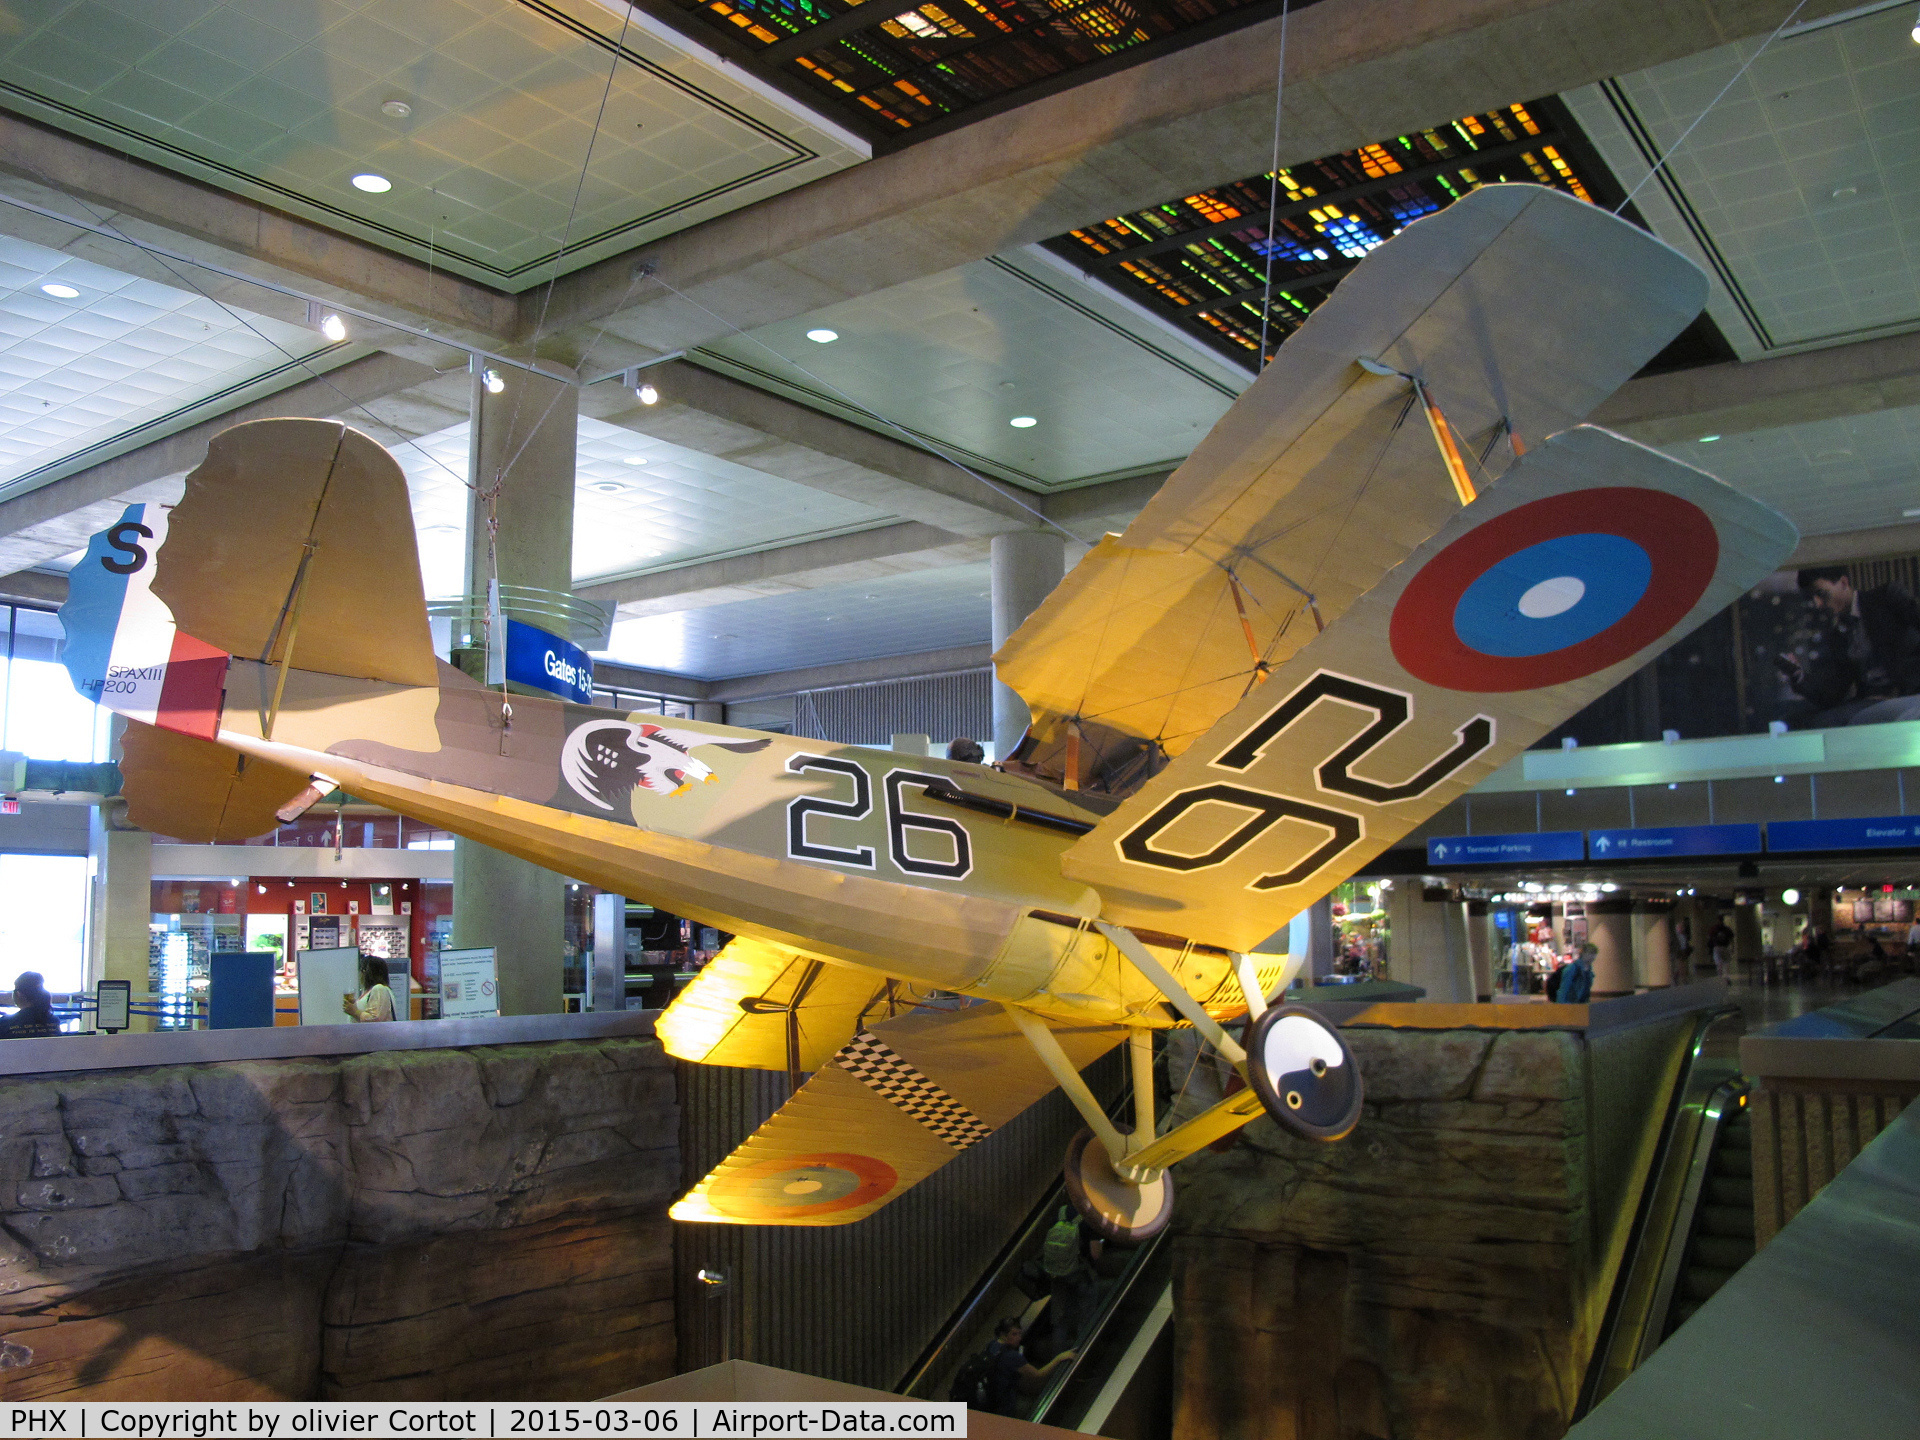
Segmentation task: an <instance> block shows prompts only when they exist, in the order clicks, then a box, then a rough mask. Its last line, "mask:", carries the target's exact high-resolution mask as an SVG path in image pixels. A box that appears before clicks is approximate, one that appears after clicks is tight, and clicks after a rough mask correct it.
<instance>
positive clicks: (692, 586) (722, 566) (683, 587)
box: [575, 520, 991, 620]
mask: <svg viewBox="0 0 1920 1440" xmlns="http://www.w3.org/2000/svg"><path fill="white" fill-rule="evenodd" d="M990 543H991V542H989V541H986V540H977V539H966V538H964V537H961V536H958V535H952V534H949V533H948V532H947V531H945V530H936V529H935V528H934V527H933V526H931V525H922V524H920V523H919V522H918V521H912V520H909V521H906V522H904V523H902V524H898V525H883V526H880V527H879V528H877V529H873V530H859V531H855V532H854V533H853V534H851V535H835V536H831V537H829V538H827V539H823V540H803V541H801V542H800V543H798V544H795V545H780V546H776V547H774V548H773V549H771V550H759V551H755V552H754V553H753V554H750V555H734V556H729V557H727V558H726V559H722V560H704V561H700V562H698V563H696V564H692V565H679V566H675V567H674V568H673V569H670V570H655V571H652V572H650V573H648V574H645V575H633V576H629V577H626V578H624V579H619V580H610V581H605V582H602V583H599V584H593V585H583V586H578V587H576V590H575V593H576V594H578V595H579V596H580V597H581V598H582V599H583V600H591V601H593V602H594V603H595V604H597V605H606V606H609V607H613V608H615V609H617V610H618V612H619V616H620V618H621V619H623V620H631V619H637V618H638V617H640V616H643V615H669V614H675V613H678V612H680V611H683V610H702V609H705V608H707V607H708V606H711V605H728V604H731V603H733V602H734V601H736V600H761V599H765V598H767V597H768V596H772V595H791V594H793V593H795V592H796V591H801V590H821V589H825V588H826V587H828V586H831V585H856V584H862V583H865V582H867V581H872V580H884V579H889V578H891V577H892V576H895V575H904V574H908V573H910V572H912V571H916V570H933V569H942V568H945V567H946V566H949V565H966V564H974V563H978V562H979V561H982V560H985V559H986V558H987V551H988V547H989V545H990Z"/></svg>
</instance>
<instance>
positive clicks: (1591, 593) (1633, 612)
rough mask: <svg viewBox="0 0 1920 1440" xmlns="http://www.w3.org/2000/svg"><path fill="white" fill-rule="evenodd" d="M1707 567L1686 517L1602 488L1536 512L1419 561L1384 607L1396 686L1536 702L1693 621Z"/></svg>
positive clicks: (1694, 523)
mask: <svg viewBox="0 0 1920 1440" xmlns="http://www.w3.org/2000/svg"><path fill="white" fill-rule="evenodd" d="M1719 559H1720V536H1719V532H1717V531H1716V530H1715V529H1714V526H1713V521H1712V520H1710V519H1709V518H1708V517H1707V514H1706V512H1705V511H1704V510H1702V509H1701V508H1700V507H1699V506H1697V505H1694V504H1692V503H1690V502H1688V501H1686V500H1682V499H1681V498H1680V497H1679V496H1677V495H1669V494H1667V493H1666V492H1665V491H1664V490H1645V489H1640V488H1638V487H1632V486H1606V487H1601V488H1598V489H1592V490H1575V491H1572V492H1570V493H1569V494H1565V495H1553V496H1549V497H1547V498H1546V499H1544V500H1535V501H1533V502H1531V503H1530V504H1526V505H1522V506H1520V507H1519V508H1518V509H1515V510H1509V511H1508V512H1507V513H1506V514H1504V515H1499V516H1495V517H1494V518H1493V519H1491V520H1489V521H1487V523H1486V524H1484V525H1481V526H1479V527H1478V528H1477V529H1474V530H1471V531H1469V532H1468V533H1467V534H1465V535H1462V536H1461V537H1460V538H1459V539H1458V540H1456V541H1454V542H1453V543H1452V544H1451V545H1449V546H1447V548H1446V549H1444V550H1442V551H1441V552H1440V553H1439V554H1438V555H1436V556H1434V557H1433V559H1431V560H1429V561H1428V562H1427V563H1426V565H1425V566H1424V567H1423V568H1422V569H1421V571H1420V573H1419V574H1417V575H1415V576H1414V577H1413V579H1412V581H1411V582H1409V584H1408V585H1407V588H1406V589H1405V590H1404V591H1403V592H1402V593H1401V596H1400V600H1399V602H1398V603H1397V604H1396V605H1395V606H1394V607H1393V620H1392V623H1391V627H1390V631H1389V636H1390V638H1391V640H1392V643H1393V654H1394V658H1395V659H1397V660H1398V661H1399V662H1400V664H1401V665H1402V666H1404V667H1405V668H1406V670H1407V672H1408V673H1409V674H1411V675H1413V676H1415V677H1416V678H1417V679H1421V680H1424V681H1426V682H1427V683H1428V684H1429V685H1438V686H1440V687H1441V688H1443V689H1447V690H1469V691H1483V692H1501V691H1509V690H1535V689H1538V688H1540V687H1541V686H1544V685H1558V684H1561V683H1563V682H1565V681H1568V680H1578V679H1579V678H1580V677H1581V676H1583V675H1591V674H1593V673H1594V672H1595V671H1596V670H1604V669H1606V668H1607V667H1608V666H1609V665H1614V664H1617V663H1619V662H1620V661H1622V660H1624V659H1626V658H1627V657H1628V656H1630V655H1633V654H1635V653H1636V652H1637V651H1639V650H1641V649H1643V648H1644V647H1645V646H1647V645H1649V644H1651V643H1652V642H1653V641H1655V640H1658V639H1659V638H1660V637H1661V636H1663V635H1665V634H1666V633H1667V632H1668V631H1669V630H1671V629H1672V628H1673V627H1674V626H1675V625H1677V624H1678V623H1679V622H1680V620H1681V619H1682V618H1683V617H1684V616H1685V615H1686V614H1687V612H1688V611H1689V610H1691V609H1693V607H1694V605H1695V604H1696V603H1697V602H1698V601H1699V599H1700V597H1701V595H1702V594H1704V593H1705V592H1706V588H1707V585H1708V583H1709V582H1710V581H1711V580H1712V579H1713V572H1714V570H1715V568H1716V566H1717V565H1718V563H1719Z"/></svg>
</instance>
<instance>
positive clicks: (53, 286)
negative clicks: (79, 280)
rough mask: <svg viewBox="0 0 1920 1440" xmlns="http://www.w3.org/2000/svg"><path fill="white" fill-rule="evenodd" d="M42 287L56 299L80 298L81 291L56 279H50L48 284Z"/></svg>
mask: <svg viewBox="0 0 1920 1440" xmlns="http://www.w3.org/2000/svg"><path fill="white" fill-rule="evenodd" d="M40 289H41V290H42V292H44V293H45V294H48V295H51V296H52V297H53V298H54V299H56V300H78V299H79V298H80V292H79V291H78V290H76V289H74V288H73V286H71V285H62V284H60V283H59V282H57V281H54V280H49V281H48V282H47V283H46V284H44V285H42V286H41V287H40Z"/></svg>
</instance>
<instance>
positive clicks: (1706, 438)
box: [1700, 435, 1720, 445]
mask: <svg viewBox="0 0 1920 1440" xmlns="http://www.w3.org/2000/svg"><path fill="white" fill-rule="evenodd" d="M1719 438H1720V437H1719V436H1718V435H1702V436H1701V437H1700V443H1701V444H1702V445H1710V444H1712V443H1713V442H1714V441H1715V440H1718V439H1719Z"/></svg>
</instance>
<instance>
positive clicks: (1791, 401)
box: [1592, 332, 1920, 445]
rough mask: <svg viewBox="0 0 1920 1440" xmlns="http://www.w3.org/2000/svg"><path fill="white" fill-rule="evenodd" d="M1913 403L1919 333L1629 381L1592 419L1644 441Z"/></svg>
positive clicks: (1918, 377) (1919, 373)
mask: <svg viewBox="0 0 1920 1440" xmlns="http://www.w3.org/2000/svg"><path fill="white" fill-rule="evenodd" d="M1910 405H1920V332H1915V333H1910V334H1906V335H1887V336H1882V337H1881V338H1879V339H1876V340H1857V341H1854V342H1853V343H1852V344H1847V345H1833V346H1829V347H1828V348H1826V349H1824V350H1806V351H1802V352H1800V353H1799V354H1796V355H1773V356H1769V357H1768V358H1766V359H1764V360H1748V361H1745V362H1729V363H1726V364H1722V365H1705V366H1702V367H1700V368H1699V369H1696V370H1676V371H1674V372H1672V373H1670V374H1666V375H1649V376H1647V377H1645V378H1643V379H1639V380H1630V381H1628V382H1627V383H1626V384H1625V385H1624V386H1622V387H1621V388H1620V389H1619V390H1618V391H1617V392H1615V393H1614V395H1613V396H1611V397H1610V398H1609V399H1608V400H1607V402H1606V403H1605V404H1604V405H1602V406H1601V407H1600V408H1599V409H1598V410H1596V411H1595V412H1594V413H1593V417H1592V418H1593V423H1594V424H1596V425H1604V426H1606V427H1607V428H1608V429H1610V430H1618V431H1619V432H1620V433H1622V434H1623V435H1630V436H1632V437H1633V438H1634V439H1635V440H1638V441H1640V442H1641V443H1642V444H1646V445H1671V444H1676V443H1678V442H1680V441H1685V440H1698V439H1699V438H1700V437H1701V436H1702V435H1739V434H1744V433H1746V432H1747V431H1751V430H1773V429H1777V428H1779V427H1780V426H1782V425H1802V424H1806V423H1808V422H1810V421H1815V420H1832V419H1838V418H1841V417H1844V416H1848V415H1866V414H1871V413H1872V412H1874V411H1877V410H1895V409H1900V408H1903V407H1906V406H1910Z"/></svg>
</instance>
